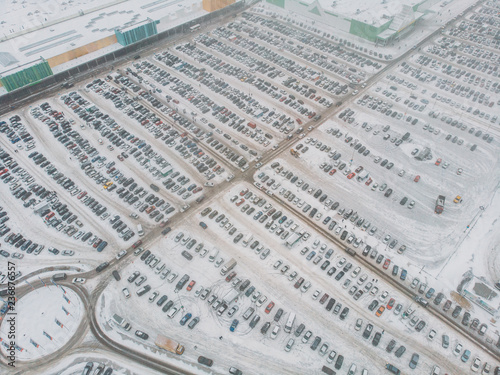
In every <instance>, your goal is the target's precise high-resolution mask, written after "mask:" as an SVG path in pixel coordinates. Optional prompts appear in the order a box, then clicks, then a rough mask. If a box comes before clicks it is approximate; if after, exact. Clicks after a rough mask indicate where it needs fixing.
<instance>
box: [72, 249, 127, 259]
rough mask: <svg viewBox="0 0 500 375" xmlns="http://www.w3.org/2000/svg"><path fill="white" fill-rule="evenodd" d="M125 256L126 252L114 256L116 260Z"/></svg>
mask: <svg viewBox="0 0 500 375" xmlns="http://www.w3.org/2000/svg"><path fill="white" fill-rule="evenodd" d="M63 252H64V251H63ZM126 254H127V250H122V251H120V252H119V253H118V254H116V259H120V258H123V257H124V256H125V255H126Z"/></svg>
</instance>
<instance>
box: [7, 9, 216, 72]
mask: <svg viewBox="0 0 500 375" xmlns="http://www.w3.org/2000/svg"><path fill="white" fill-rule="evenodd" d="M63 4H64V5H63ZM206 13H207V12H206V11H204V10H203V6H202V0H153V1H152V0H113V1H111V0H74V1H72V2H65V1H64V0H46V1H44V2H43V6H42V5H41V4H40V2H39V1H37V0H27V1H25V2H23V4H21V2H17V3H14V4H12V3H11V4H10V5H9V7H6V9H5V11H4V12H1V13H0V31H1V33H0V35H2V36H1V37H0V53H9V54H10V57H9V59H2V62H6V64H7V65H6V66H2V68H4V69H8V68H9V67H10V66H13V65H15V64H25V63H27V62H30V61H33V59H35V58H37V57H39V56H42V57H43V58H45V59H49V58H50V57H53V56H57V55H59V54H61V53H64V52H67V51H70V50H73V49H75V48H78V47H81V46H84V45H86V44H89V43H92V42H94V41H96V40H99V39H102V38H105V37H108V36H110V35H113V34H114V30H115V28H119V27H122V28H123V27H125V28H127V27H129V26H132V25H137V24H138V23H139V22H143V21H140V20H146V19H147V18H152V17H154V20H161V21H160V23H159V24H158V25H157V29H158V32H162V31H164V30H167V29H169V28H171V27H173V26H175V25H178V24H179V23H184V22H188V21H189V20H191V19H193V18H195V17H199V16H200V15H202V14H206ZM181 21H182V22H181ZM2 22H3V23H2ZM6 38H9V39H6ZM15 60H17V63H16V62H15ZM2 65H3V64H2Z"/></svg>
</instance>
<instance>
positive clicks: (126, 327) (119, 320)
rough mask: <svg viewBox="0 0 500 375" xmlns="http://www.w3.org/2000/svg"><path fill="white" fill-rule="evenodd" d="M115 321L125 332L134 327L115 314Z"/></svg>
mask: <svg viewBox="0 0 500 375" xmlns="http://www.w3.org/2000/svg"><path fill="white" fill-rule="evenodd" d="M113 321H114V322H115V323H116V324H117V325H118V326H120V327H122V328H123V329H124V330H126V331H129V330H130V328H132V326H131V325H130V323H128V322H127V321H126V320H125V319H123V318H122V317H121V316H120V315H118V314H113Z"/></svg>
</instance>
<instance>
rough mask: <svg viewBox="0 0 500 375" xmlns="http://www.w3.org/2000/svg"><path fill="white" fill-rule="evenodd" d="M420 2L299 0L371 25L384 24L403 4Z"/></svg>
mask: <svg viewBox="0 0 500 375" xmlns="http://www.w3.org/2000/svg"><path fill="white" fill-rule="evenodd" d="M422 2H423V1H422V0H419V1H418V0H370V1H352V0H300V3H301V4H307V5H311V4H313V3H317V4H319V5H320V7H321V8H322V9H323V10H324V11H326V12H331V13H333V14H335V15H340V16H343V17H344V18H348V19H354V20H357V21H360V22H364V23H366V24H369V25H373V26H380V25H383V24H385V23H386V22H387V21H389V20H390V19H391V18H392V17H394V16H395V15H396V14H398V13H401V11H402V10H403V6H404V5H409V6H411V7H413V6H415V5H417V4H419V3H422Z"/></svg>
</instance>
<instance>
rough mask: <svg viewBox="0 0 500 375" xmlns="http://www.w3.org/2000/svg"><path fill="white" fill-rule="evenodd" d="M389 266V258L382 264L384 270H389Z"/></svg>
mask: <svg viewBox="0 0 500 375" xmlns="http://www.w3.org/2000/svg"><path fill="white" fill-rule="evenodd" d="M389 264H391V260H390V259H389V258H387V259H386V260H385V262H384V266H383V268H384V270H386V269H388V268H389Z"/></svg>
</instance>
